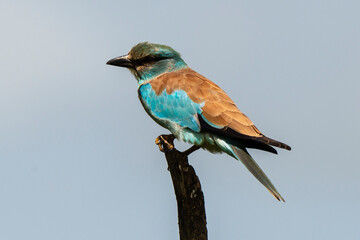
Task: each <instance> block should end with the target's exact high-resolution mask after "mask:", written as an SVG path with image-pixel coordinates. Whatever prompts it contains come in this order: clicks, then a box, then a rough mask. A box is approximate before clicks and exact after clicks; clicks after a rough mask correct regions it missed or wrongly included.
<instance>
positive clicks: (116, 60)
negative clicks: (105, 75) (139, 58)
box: [106, 55, 134, 68]
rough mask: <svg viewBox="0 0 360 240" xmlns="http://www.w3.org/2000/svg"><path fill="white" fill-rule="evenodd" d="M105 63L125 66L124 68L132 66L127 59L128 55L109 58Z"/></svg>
mask: <svg viewBox="0 0 360 240" xmlns="http://www.w3.org/2000/svg"><path fill="white" fill-rule="evenodd" d="M106 64H108V65H113V66H118V67H126V68H133V67H134V64H133V62H131V60H130V59H129V55H124V56H120V57H117V58H113V59H110V60H109V61H108V62H107V63H106Z"/></svg>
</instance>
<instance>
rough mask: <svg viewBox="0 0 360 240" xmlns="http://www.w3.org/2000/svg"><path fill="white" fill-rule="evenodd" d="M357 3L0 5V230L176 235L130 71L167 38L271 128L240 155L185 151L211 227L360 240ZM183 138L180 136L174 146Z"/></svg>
mask: <svg viewBox="0 0 360 240" xmlns="http://www.w3.org/2000/svg"><path fill="white" fill-rule="evenodd" d="M359 11H360V2H359V1H355V0H354V1H346V0H345V1H344V0H343V1H340V0H338V1H331V0H327V1H325V0H324V1H319V0H318V1H285V0H283V1H280V0H276V1H265V0H263V1H221V3H220V1H219V2H218V3H216V2H212V1H181V2H179V1H176V2H175V1H173V2H170V1H98V2H95V1H7V2H4V1H3V2H1V3H0V29H1V32H2V34H1V38H0V43H1V44H0V52H1V57H0V66H1V71H0V114H1V115H0V116H1V117H0V239H4V240H23V239H36V240H48V239H51V240H64V239H66V240H80V239H84V240H85V239H86V240H95V239H96V240H97V239H108V240H113V239H114V240H115V239H156V240H168V239H177V238H178V226H177V210H176V200H175V196H174V193H173V188H172V183H171V179H170V176H169V173H168V171H167V170H166V168H167V166H166V161H165V159H164V157H163V154H162V153H160V152H159V151H158V148H157V147H156V145H155V144H154V139H155V138H156V137H157V136H158V135H159V134H162V133H167V130H165V129H162V128H161V127H159V126H157V125H156V124H155V123H154V122H153V121H152V120H151V119H150V118H149V117H148V116H147V115H146V113H145V112H144V110H143V109H142V107H141V105H140V103H139V101H138V99H137V92H136V90H137V85H136V81H135V80H134V78H133V77H132V76H131V74H130V73H129V72H128V71H127V70H125V69H120V68H115V67H111V66H107V65H105V63H106V61H107V60H109V59H110V58H113V57H116V56H119V55H122V54H125V53H127V52H128V51H129V50H130V48H131V47H132V46H133V45H135V44H136V43H138V42H140V41H150V42H155V43H162V44H167V45H170V46H172V47H173V48H174V49H176V50H177V51H179V52H180V53H182V56H183V58H184V60H185V61H186V62H187V63H188V65H189V66H190V67H192V68H193V69H194V70H196V71H198V72H199V73H201V74H203V75H205V76H206V77H208V78H210V79H211V80H213V81H214V82H216V83H217V84H218V85H220V86H221V87H222V88H223V89H224V90H225V91H226V92H227V93H228V94H229V95H230V96H231V98H232V99H233V100H234V101H235V102H236V103H237V105H238V106H239V108H240V109H241V110H242V111H243V112H245V113H246V114H247V115H248V116H249V117H250V118H251V119H252V120H253V122H255V124H256V126H257V127H258V128H259V129H260V130H261V131H262V132H263V133H265V134H266V135H268V136H270V137H272V138H275V139H278V140H281V141H284V142H286V143H288V144H289V145H291V146H292V147H293V150H292V151H291V152H288V151H282V150H279V155H277V156H275V155H272V154H269V153H264V152H260V151H251V153H252V155H253V157H254V158H255V159H256V160H257V162H258V163H259V165H261V166H262V168H263V169H264V171H265V172H266V173H267V174H268V176H269V177H270V179H271V180H272V181H273V183H274V184H275V185H276V187H277V188H278V190H279V191H280V193H281V194H282V195H283V197H284V198H285V200H286V203H279V202H277V201H276V200H275V199H274V198H273V197H272V196H271V195H270V194H269V193H268V192H267V190H266V189H265V188H264V187H263V186H262V185H261V184H259V183H258V182H257V181H256V179H255V178H254V177H252V176H251V174H250V173H248V172H247V171H246V170H245V168H244V166H242V165H241V163H239V162H237V161H235V160H234V159H232V158H230V157H228V156H226V155H212V154H210V153H208V152H204V151H198V152H196V153H194V154H193V155H191V157H190V162H191V164H193V166H194V167H195V169H196V171H197V173H198V175H199V177H200V180H201V183H202V186H203V190H204V194H205V201H206V211H207V221H208V231H209V239H252V240H257V239H265V238H266V239H284V240H285V239H286V240H288V239H292V240H300V239H301V240H303V239H328V240H331V239H359V236H360V229H359V222H360V219H359V215H360V203H359V198H360V175H359V174H360V173H359V169H360V163H359V162H360V154H359V151H358V148H359V146H358V143H359V138H360V127H359V122H360V111H359V103H360V67H359V64H360V44H359V42H360V15H359ZM178 146H179V148H182V149H184V148H185V147H187V146H184V145H179V144H178Z"/></svg>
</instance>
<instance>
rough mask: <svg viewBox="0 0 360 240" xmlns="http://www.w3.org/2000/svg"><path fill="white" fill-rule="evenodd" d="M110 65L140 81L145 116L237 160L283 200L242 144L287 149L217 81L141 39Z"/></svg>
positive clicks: (168, 50) (179, 136)
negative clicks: (218, 84)
mask: <svg viewBox="0 0 360 240" xmlns="http://www.w3.org/2000/svg"><path fill="white" fill-rule="evenodd" d="M108 64H111V65H115V66H121V67H126V68H128V69H129V70H130V71H131V72H132V73H133V75H134V76H135V78H136V80H137V81H138V84H139V88H138V95H139V99H140V101H141V103H142V105H143V107H144V109H145V111H146V112H147V113H148V114H149V116H150V117H151V118H152V119H154V120H155V121H156V122H157V123H158V124H160V125H161V126H163V127H164V128H167V129H169V131H170V132H171V133H172V134H173V135H174V136H175V137H176V138H177V139H179V140H182V141H185V142H189V143H191V144H195V145H197V146H200V147H202V148H204V149H206V150H208V151H210V152H214V153H216V152H225V153H227V154H229V155H230V156H232V157H234V158H235V159H237V160H239V161H241V162H242V163H243V164H244V165H245V166H246V168H247V169H248V170H249V171H250V172H251V173H252V174H253V175H254V176H255V177H256V178H257V179H258V180H259V181H260V182H261V183H262V184H263V185H264V186H265V187H266V188H267V189H268V190H269V191H270V193H271V194H272V195H273V196H274V197H276V198H277V199H278V200H283V201H284V199H283V198H282V196H281V195H280V194H279V193H278V191H277V190H276V188H275V187H274V185H273V184H272V183H271V181H270V179H269V178H268V177H267V176H266V175H265V173H264V172H263V171H262V170H261V168H260V167H259V166H258V165H257V163H256V162H255V160H254V159H253V158H252V157H251V156H250V154H249V153H248V152H247V150H246V148H256V149H260V150H265V151H268V152H272V153H276V150H275V149H274V148H273V147H272V146H276V147H280V148H284V149H287V150H290V149H291V148H290V147H289V146H288V145H286V144H284V143H281V142H279V141H276V140H273V139H271V138H268V137H266V136H264V135H263V134H262V133H261V132H260V131H259V129H257V128H256V127H255V125H254V124H253V122H252V121H251V120H250V119H249V118H248V117H247V116H246V115H245V114H243V113H242V112H241V111H240V110H239V109H238V108H237V106H236V105H235V103H234V102H233V101H232V100H231V99H230V98H229V96H228V95H227V94H226V93H225V92H224V91H223V90H222V89H221V88H220V87H218V86H217V85H216V84H215V83H213V82H211V81H210V80H208V79H207V78H205V77H204V76H202V75H200V74H198V73H196V72H195V71H193V70H192V69H190V68H189V67H188V66H187V65H186V63H185V62H184V60H183V59H182V58H181V57H180V54H179V53H178V52H176V51H175V50H173V49H172V48H170V47H168V46H165V45H160V44H151V43H147V42H146V43H139V44H137V45H136V46H134V47H133V48H132V49H131V51H130V52H129V54H127V55H125V56H121V57H118V58H114V59H112V60H110V61H108Z"/></svg>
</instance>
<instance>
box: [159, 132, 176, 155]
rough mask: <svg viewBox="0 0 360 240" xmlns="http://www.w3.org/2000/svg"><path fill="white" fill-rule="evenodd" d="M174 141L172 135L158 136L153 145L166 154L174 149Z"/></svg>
mask: <svg viewBox="0 0 360 240" xmlns="http://www.w3.org/2000/svg"><path fill="white" fill-rule="evenodd" d="M174 139H175V136H174V135H173V134H168V135H160V136H158V137H157V138H156V139H155V143H156V145H158V147H159V150H160V151H161V152H168V151H171V150H172V149H173V148H174Z"/></svg>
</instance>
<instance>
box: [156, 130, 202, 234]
mask: <svg viewBox="0 0 360 240" xmlns="http://www.w3.org/2000/svg"><path fill="white" fill-rule="evenodd" d="M173 141H174V136H173V135H161V136H159V137H158V138H157V139H156V144H158V145H159V148H160V150H161V151H162V152H164V153H165V157H166V160H167V163H168V166H169V167H168V170H169V171H170V174H171V179H172V182H173V185H174V190H175V195H176V201H177V207H178V223H179V233H180V240H207V228H206V215H205V203H204V195H203V192H202V190H201V185H200V181H199V178H198V176H197V175H196V173H195V170H194V168H193V167H192V166H191V165H189V162H188V155H189V154H190V153H191V152H193V151H195V150H197V149H198V147H195V146H194V147H192V148H190V149H189V150H187V151H185V152H179V151H178V150H177V149H175V147H174V142H173Z"/></svg>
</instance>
